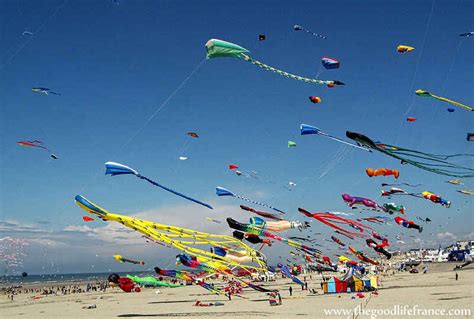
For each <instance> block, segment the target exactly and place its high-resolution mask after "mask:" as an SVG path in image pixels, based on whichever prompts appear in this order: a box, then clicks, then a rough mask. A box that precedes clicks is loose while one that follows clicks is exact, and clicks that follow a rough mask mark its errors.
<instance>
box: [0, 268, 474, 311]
mask: <svg viewBox="0 0 474 319" xmlns="http://www.w3.org/2000/svg"><path fill="white" fill-rule="evenodd" d="M454 265H455V264H453V263H442V264H430V265H429V272H428V273H427V274H422V273H419V274H410V273H407V272H404V273H395V275H393V276H392V275H390V276H388V275H387V276H383V277H382V285H383V287H382V288H381V289H380V290H379V291H378V295H375V294H372V293H364V296H365V297H364V298H358V297H356V294H354V293H351V294H349V293H343V294H331V295H323V294H322V293H321V288H320V279H319V278H320V276H318V275H316V274H312V279H311V280H309V275H308V276H307V279H308V285H309V288H310V289H311V288H316V290H317V291H318V294H317V295H310V294H309V292H308V291H302V290H301V289H300V288H299V287H298V286H296V285H292V287H293V296H291V297H290V296H289V292H288V287H289V286H290V280H288V279H278V280H276V281H274V282H271V283H267V284H265V287H268V288H276V289H279V290H280V292H281V295H282V297H283V304H282V305H281V306H275V307H271V306H270V305H269V302H268V298H267V296H266V295H265V294H264V293H260V292H256V291H252V290H247V289H245V290H244V293H243V297H244V298H238V297H233V299H232V300H231V301H229V300H228V299H227V298H225V297H223V296H216V295H212V294H209V293H207V292H206V291H205V290H204V289H202V288H201V287H197V286H186V287H179V288H160V289H152V288H144V289H142V291H141V292H140V293H124V292H122V291H120V290H119V289H108V290H107V292H105V293H100V292H92V293H82V294H75V295H65V296H54V295H53V296H44V297H42V298H40V299H36V300H35V299H33V298H32V297H33V296H34V295H36V294H21V295H17V296H15V299H14V301H13V302H12V301H10V300H7V298H6V296H5V295H3V296H2V300H1V303H0V309H1V312H2V314H3V315H2V317H3V316H5V317H4V318H142V317H146V318H149V317H174V318H184V317H190V318H216V317H221V316H224V317H226V318H228V317H242V318H263V317H272V318H299V317H307V318H325V317H331V318H347V317H348V318H370V317H371V316H370V314H369V313H367V311H379V312H380V311H385V312H386V313H385V315H384V314H382V312H380V315H376V316H375V317H374V318H400V317H407V318H423V317H428V314H427V313H424V312H423V311H428V309H432V310H431V311H435V310H438V311H450V310H455V311H460V310H459V309H469V311H470V312H471V313H472V312H473V308H474V291H473V284H474V269H473V268H470V269H466V270H463V271H460V272H458V274H459V278H458V280H457V281H456V280H455V272H453V271H452V268H453V267H454ZM316 278H317V279H316ZM157 290H159V291H160V292H161V293H159V294H157V293H156V291H157ZM353 297H355V298H353ZM196 300H200V301H201V302H205V303H214V302H216V301H220V302H222V303H223V304H224V305H223V306H217V307H216V306H210V307H196V306H194V303H195V302H196ZM91 304H95V305H96V306H97V308H95V309H84V308H83V307H84V306H87V305H91ZM397 305H398V306H397ZM396 307H398V310H396V309H395V308H396ZM358 309H359V310H358ZM360 309H364V310H365V311H366V313H361V310H360ZM410 309H414V310H413V311H414V312H415V311H418V313H413V314H411V315H410V313H409V312H408V311H410ZM425 309H426V310H425ZM328 311H333V312H332V313H329V312H328ZM334 311H340V314H339V315H337V314H336V313H335V312H334ZM342 311H344V313H342ZM388 311H392V313H387V312H388ZM394 311H398V315H397V314H396V313H394ZM403 311H405V312H403ZM430 316H433V315H430ZM445 316H446V315H445ZM452 317H457V318H463V317H464V318H470V317H471V316H470V315H468V314H466V315H452Z"/></svg>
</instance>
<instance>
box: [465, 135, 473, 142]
mask: <svg viewBox="0 0 474 319" xmlns="http://www.w3.org/2000/svg"><path fill="white" fill-rule="evenodd" d="M466 140H467V141H468V142H474V133H467V135H466Z"/></svg>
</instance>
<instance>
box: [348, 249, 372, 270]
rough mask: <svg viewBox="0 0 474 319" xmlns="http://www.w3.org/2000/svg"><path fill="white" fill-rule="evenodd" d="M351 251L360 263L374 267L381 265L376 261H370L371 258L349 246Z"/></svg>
mask: <svg viewBox="0 0 474 319" xmlns="http://www.w3.org/2000/svg"><path fill="white" fill-rule="evenodd" d="M349 251H350V252H351V253H353V254H354V256H356V257H357V258H358V259H359V260H360V261H363V262H366V263H368V264H372V265H375V266H377V265H379V263H378V262H377V261H375V260H372V259H370V258H369V257H367V256H365V255H364V253H363V252H361V251H358V250H356V249H355V248H354V247H352V246H349Z"/></svg>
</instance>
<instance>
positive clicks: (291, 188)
mask: <svg viewBox="0 0 474 319" xmlns="http://www.w3.org/2000/svg"><path fill="white" fill-rule="evenodd" d="M295 187H296V183H295V182H288V187H285V188H286V189H288V190H289V191H292V190H293V188H295Z"/></svg>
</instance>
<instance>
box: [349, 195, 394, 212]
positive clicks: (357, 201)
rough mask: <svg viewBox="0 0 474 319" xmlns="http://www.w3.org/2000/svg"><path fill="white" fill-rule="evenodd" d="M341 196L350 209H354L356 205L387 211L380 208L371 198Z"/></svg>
mask: <svg viewBox="0 0 474 319" xmlns="http://www.w3.org/2000/svg"><path fill="white" fill-rule="evenodd" d="M341 196H342V199H343V200H344V202H346V204H347V205H348V206H349V207H352V206H354V205H362V206H365V207H367V208H373V209H381V210H382V211H385V208H384V207H382V206H380V205H379V204H377V203H376V202H374V201H373V200H371V199H369V198H364V197H357V196H351V195H349V194H342V195H341Z"/></svg>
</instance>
